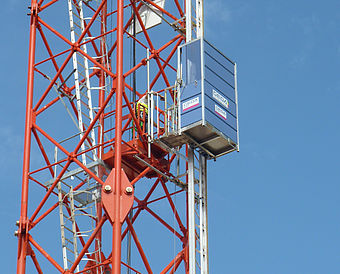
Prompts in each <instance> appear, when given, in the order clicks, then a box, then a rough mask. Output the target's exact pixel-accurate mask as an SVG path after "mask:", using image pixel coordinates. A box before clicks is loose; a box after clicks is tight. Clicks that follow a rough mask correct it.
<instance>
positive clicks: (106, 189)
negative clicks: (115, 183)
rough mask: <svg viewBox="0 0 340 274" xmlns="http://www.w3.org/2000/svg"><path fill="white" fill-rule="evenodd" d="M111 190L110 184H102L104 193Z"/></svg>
mask: <svg viewBox="0 0 340 274" xmlns="http://www.w3.org/2000/svg"><path fill="white" fill-rule="evenodd" d="M111 190H112V188H111V186H110V185H106V186H104V192H106V193H110V192H111Z"/></svg>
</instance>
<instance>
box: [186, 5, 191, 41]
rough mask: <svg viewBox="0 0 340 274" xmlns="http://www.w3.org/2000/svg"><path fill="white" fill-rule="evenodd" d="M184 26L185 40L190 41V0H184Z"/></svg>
mask: <svg viewBox="0 0 340 274" xmlns="http://www.w3.org/2000/svg"><path fill="white" fill-rule="evenodd" d="M185 10H186V16H185V28H186V42H187V43H188V42H190V41H191V40H192V16H191V14H192V4H191V0H186V1H185Z"/></svg>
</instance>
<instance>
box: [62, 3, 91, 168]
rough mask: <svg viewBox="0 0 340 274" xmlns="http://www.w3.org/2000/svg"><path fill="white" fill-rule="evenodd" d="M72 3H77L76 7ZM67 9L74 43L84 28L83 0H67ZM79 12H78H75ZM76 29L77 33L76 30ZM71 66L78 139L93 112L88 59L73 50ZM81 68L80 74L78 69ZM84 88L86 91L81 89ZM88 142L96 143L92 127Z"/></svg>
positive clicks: (84, 160)
mask: <svg viewBox="0 0 340 274" xmlns="http://www.w3.org/2000/svg"><path fill="white" fill-rule="evenodd" d="M74 5H77V6H76V7H75V6H74ZM68 9H69V20H70V29H71V42H72V43H75V42H76V41H77V39H76V35H78V36H80V35H81V34H82V33H83V32H84V30H85V23H84V13H83V0H80V1H77V2H76V3H74V2H73V1H72V0H68ZM78 12H79V14H77V13H78ZM75 18H76V19H78V20H79V22H78V21H77V22H75ZM76 30H77V31H78V33H77V32H76ZM81 49H82V50H83V51H84V52H85V53H87V48H86V44H84V45H82V46H81ZM72 61H73V68H74V69H75V71H74V82H75V92H76V101H77V102H76V107H77V112H78V127H79V130H80V135H79V137H80V139H82V138H83V136H84V130H85V128H84V119H85V118H88V119H89V121H88V126H89V124H90V123H92V121H93V118H94V114H93V106H92V94H91V89H93V88H91V85H90V74H89V64H88V59H87V58H86V57H85V56H77V53H76V52H75V53H74V54H73V56H72ZM81 68H82V69H83V70H84V71H83V73H84V74H82V73H81V72H80V69H81ZM80 76H82V77H84V83H81V80H80ZM83 88H85V89H86V93H84V92H83V91H82V90H83ZM89 139H90V140H91V141H90V142H88V141H86V142H87V143H88V144H89V146H95V145H96V143H95V142H96V139H95V132H94V129H92V130H91V132H90V134H89ZM81 150H82V151H84V150H86V145H85V142H83V144H82V145H81ZM92 160H93V161H96V160H97V156H96V150H92ZM82 163H83V164H84V165H86V154H85V153H83V154H82Z"/></svg>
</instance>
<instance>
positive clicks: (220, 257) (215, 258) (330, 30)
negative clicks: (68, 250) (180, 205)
mask: <svg viewBox="0 0 340 274" xmlns="http://www.w3.org/2000/svg"><path fill="white" fill-rule="evenodd" d="M206 2H207V3H206V7H205V8H206V9H205V12H206V14H205V15H206V37H207V39H208V40H209V41H211V42H212V43H213V44H214V45H216V46H217V47H218V48H219V49H221V51H222V52H224V53H225V54H226V55H227V56H229V57H230V58H232V59H233V60H236V61H237V63H238V76H239V104H240V107H239V113H240V140H241V152H240V153H234V154H232V155H228V156H224V157H223V158H221V159H218V161H217V162H209V171H208V172H209V181H208V184H209V190H208V191H209V198H208V200H209V201H208V204H209V247H210V249H209V252H210V254H209V256H210V269H211V273H214V274H215V273H216V274H219V273H222V274H223V273H231V274H247V273H259V274H263V273H266V274H273V273H275V274H281V273H282V274H286V273H293V274H295V273H296V274H302V273H306V274H314V273H315V274H324V273H340V270H339V269H340V168H339V157H338V155H339V152H340V150H339V140H340V119H339V117H340V107H339V105H340V77H339V70H340V35H339V31H340V3H339V1H335V0H328V1H307V0H300V1H292V0H285V1H283V0H276V1H263V0H262V1H261V0H258V1H250V0H244V1H230V0H210V1H209V0H206ZM1 5H2V8H1V11H0V22H1V24H0V33H1V53H0V54H1V58H0V60H1V66H0V82H1V100H0V106H1V107H0V111H1V114H0V122H1V124H0V168H1V190H2V191H1V200H0V218H1V225H0V233H1V234H0V235H1V236H0V244H1V247H2V248H1V251H0V258H1V259H0V261H1V262H2V270H1V272H2V273H14V272H15V262H16V252H17V239H16V238H15V237H14V236H13V232H14V230H15V221H16V220H17V219H18V218H19V213H20V212H19V204H20V192H21V172H22V171H21V170H22V150H23V129H24V110H25V97H26V74H27V52H28V30H29V27H28V23H29V18H28V17H27V16H26V13H27V6H28V5H29V1H27V0H25V1H20V0H8V1H3V3H2V4H1Z"/></svg>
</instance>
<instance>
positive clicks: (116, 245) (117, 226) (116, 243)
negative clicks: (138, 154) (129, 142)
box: [112, 0, 124, 274]
mask: <svg viewBox="0 0 340 274" xmlns="http://www.w3.org/2000/svg"><path fill="white" fill-rule="evenodd" d="M123 19H124V0H117V78H116V81H117V89H116V129H115V165H114V167H115V185H114V192H115V195H114V199H115V200H114V205H115V208H114V212H115V217H114V221H113V241H112V274H120V273H121V265H120V263H121V252H122V250H121V230H122V227H121V223H120V195H121V158H122V151H121V144H122V97H123V88H124V76H123V35H124V29H123V28H124V25H123V24H124V22H123Z"/></svg>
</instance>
